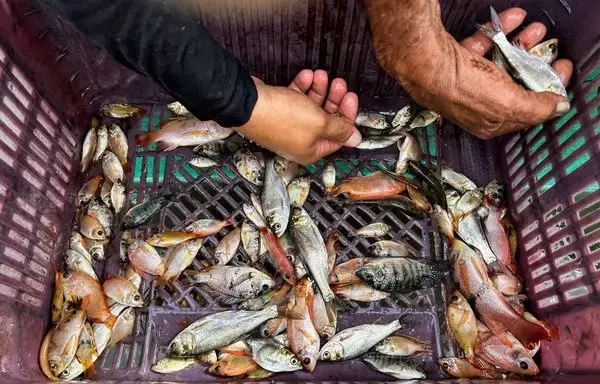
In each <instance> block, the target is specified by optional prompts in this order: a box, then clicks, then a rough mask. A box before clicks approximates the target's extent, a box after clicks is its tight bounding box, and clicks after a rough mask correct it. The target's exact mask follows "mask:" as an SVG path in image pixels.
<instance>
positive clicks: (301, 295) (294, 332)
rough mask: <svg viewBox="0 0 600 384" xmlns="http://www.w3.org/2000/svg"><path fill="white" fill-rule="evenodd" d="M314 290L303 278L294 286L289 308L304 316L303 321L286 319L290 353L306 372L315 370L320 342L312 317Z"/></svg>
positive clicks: (306, 279)
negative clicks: (292, 353)
mask: <svg viewBox="0 0 600 384" xmlns="http://www.w3.org/2000/svg"><path fill="white" fill-rule="evenodd" d="M314 294H315V293H314V290H313V287H312V283H311V282H310V280H308V278H306V277H305V278H303V279H302V280H300V281H299V282H298V284H296V286H294V291H293V295H294V296H293V299H292V300H291V301H290V304H289V306H290V307H292V308H293V311H294V312H297V313H301V314H303V315H304V319H290V318H288V324H287V334H288V339H289V340H290V347H291V350H292V352H294V354H295V355H296V356H297V357H298V359H300V362H301V363H302V366H303V367H304V369H305V370H307V371H308V372H312V371H314V370H315V366H316V365H317V354H318V353H319V347H320V345H321V344H320V343H321V340H320V338H319V334H318V333H317V330H316V329H315V326H314V324H313V321H312V319H311V317H312V313H311V312H312V307H313V300H314Z"/></svg>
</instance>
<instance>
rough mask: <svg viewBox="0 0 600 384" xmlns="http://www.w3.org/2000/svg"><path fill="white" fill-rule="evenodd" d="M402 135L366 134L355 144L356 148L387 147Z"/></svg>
mask: <svg viewBox="0 0 600 384" xmlns="http://www.w3.org/2000/svg"><path fill="white" fill-rule="evenodd" d="M402 137H403V136H401V135H392V136H388V135H384V136H366V137H363V140H362V141H361V142H360V144H358V145H357V146H356V148H358V149H381V148H387V147H389V146H390V145H392V144H394V143H395V142H397V141H398V140H400V139H401V138H402Z"/></svg>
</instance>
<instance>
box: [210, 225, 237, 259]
mask: <svg viewBox="0 0 600 384" xmlns="http://www.w3.org/2000/svg"><path fill="white" fill-rule="evenodd" d="M241 232H242V229H241V228H235V229H233V230H232V231H230V232H229V233H228V234H226V235H225V236H224V237H223V238H222V239H221V241H219V244H217V247H216V248H215V260H216V261H217V265H225V264H227V263H229V261H230V260H231V259H232V258H233V255H235V252H236V251H237V249H238V247H239V246H240V240H241V238H240V233H241Z"/></svg>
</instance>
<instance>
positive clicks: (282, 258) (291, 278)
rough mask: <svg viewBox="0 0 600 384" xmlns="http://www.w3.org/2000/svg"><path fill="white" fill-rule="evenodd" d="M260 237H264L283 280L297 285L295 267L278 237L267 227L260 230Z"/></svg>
mask: <svg viewBox="0 0 600 384" xmlns="http://www.w3.org/2000/svg"><path fill="white" fill-rule="evenodd" d="M260 235H261V236H262V238H263V240H264V241H265V244H266V245H267V249H268V250H269V253H270V254H271V257H272V258H273V261H274V262H275V265H276V267H277V271H278V272H279V274H280V275H281V277H283V279H284V280H285V281H286V282H287V283H288V284H290V285H294V284H296V274H295V272H294V266H293V265H292V263H291V262H290V259H289V257H288V256H287V255H286V254H285V251H284V250H283V248H281V245H279V242H278V241H277V237H275V235H273V234H272V233H271V232H270V231H269V230H268V229H267V228H266V227H264V228H261V229H260Z"/></svg>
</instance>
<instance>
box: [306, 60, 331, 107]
mask: <svg viewBox="0 0 600 384" xmlns="http://www.w3.org/2000/svg"><path fill="white" fill-rule="evenodd" d="M328 85H329V77H328V76H327V72H325V71H324V70H322V69H318V70H316V71H315V74H314V77H313V82H312V87H311V88H310V90H309V91H308V97H309V98H310V99H311V100H312V101H314V102H315V103H316V104H317V105H319V106H321V105H323V102H324V101H325V97H326V96H327V86H328Z"/></svg>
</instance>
